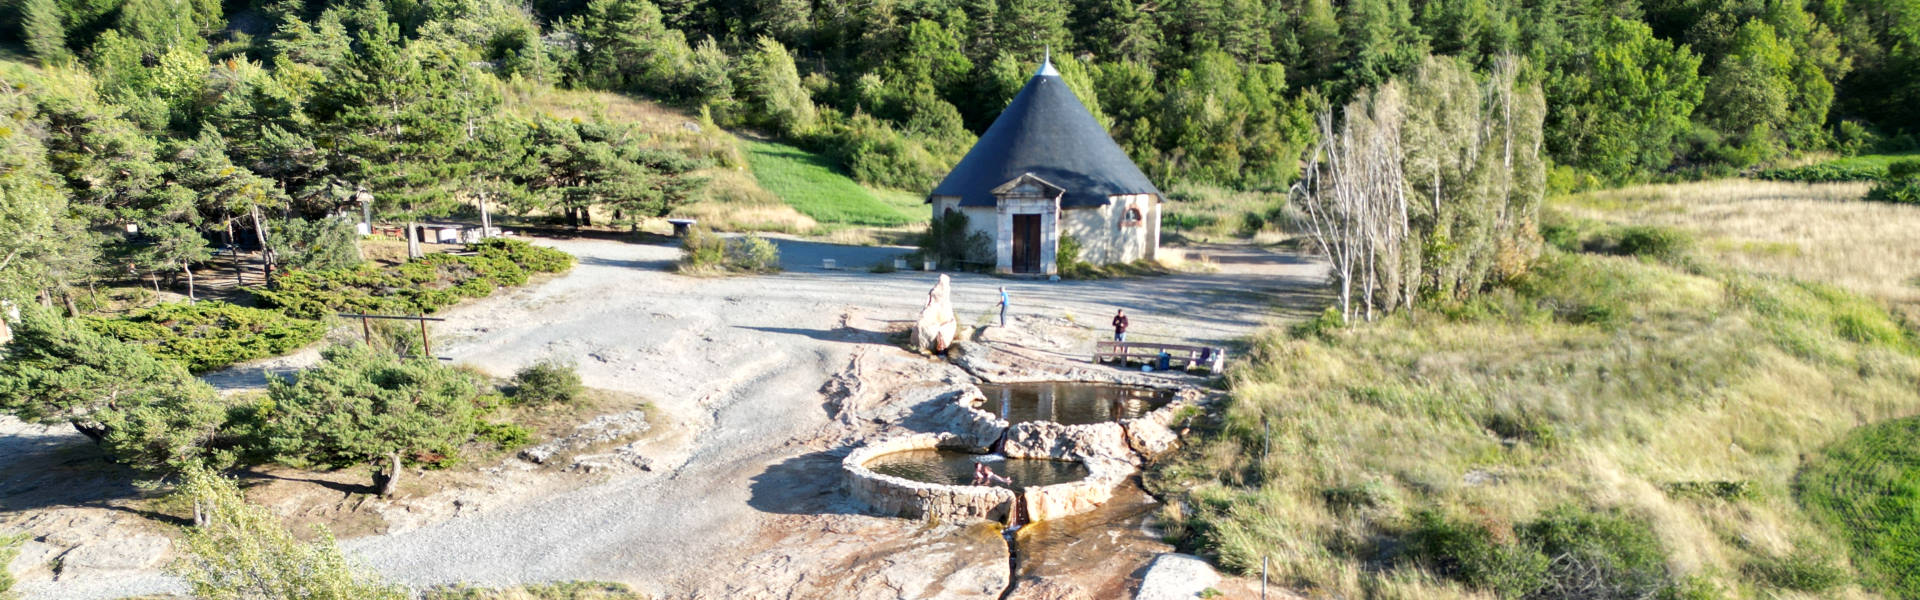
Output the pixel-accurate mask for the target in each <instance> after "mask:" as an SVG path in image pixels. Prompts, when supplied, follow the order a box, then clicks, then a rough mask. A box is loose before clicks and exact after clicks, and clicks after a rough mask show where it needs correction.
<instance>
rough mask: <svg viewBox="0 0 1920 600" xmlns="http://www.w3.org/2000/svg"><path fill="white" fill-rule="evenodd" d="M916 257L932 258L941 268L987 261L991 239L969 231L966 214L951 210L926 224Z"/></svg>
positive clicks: (990, 256)
mask: <svg viewBox="0 0 1920 600" xmlns="http://www.w3.org/2000/svg"><path fill="white" fill-rule="evenodd" d="M920 256H922V257H925V258H932V259H933V260H934V262H936V263H939V265H940V268H942V269H958V268H960V267H962V266H965V265H967V264H968V263H973V264H980V263H991V262H993V239H992V238H989V237H987V236H986V235H985V234H983V233H980V232H977V231H971V230H970V229H969V228H968V218H967V214H966V213H964V212H960V211H953V212H951V213H947V214H946V215H943V216H939V217H934V219H933V220H932V221H930V222H928V223H927V230H926V231H925V232H922V233H921V234H920Z"/></svg>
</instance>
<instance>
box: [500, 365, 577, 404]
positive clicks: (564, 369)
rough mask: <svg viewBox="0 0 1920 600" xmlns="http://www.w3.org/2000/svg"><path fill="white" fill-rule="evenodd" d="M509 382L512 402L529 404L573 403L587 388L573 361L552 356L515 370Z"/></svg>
mask: <svg viewBox="0 0 1920 600" xmlns="http://www.w3.org/2000/svg"><path fill="white" fill-rule="evenodd" d="M509 386H510V389H511V392H512V397H513V402H514V403H515V404H521V405H528V406H546V405H549V404H561V403H567V404H571V403H573V402H574V401H576V400H579V399H580V396H581V395H582V394H583V393H584V392H585V391H586V386H584V385H581V384H580V373H578V372H576V371H574V369H573V365H569V364H564V363H561V362H558V361H553V360H542V361H540V362H536V363H533V364H531V365H527V366H526V368H523V369H520V371H519V372H517V373H514V374H513V380H512V381H511V382H510V383H509Z"/></svg>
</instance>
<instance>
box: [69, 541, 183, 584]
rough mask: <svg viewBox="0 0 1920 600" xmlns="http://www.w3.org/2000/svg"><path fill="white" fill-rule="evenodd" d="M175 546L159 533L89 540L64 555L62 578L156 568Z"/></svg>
mask: <svg viewBox="0 0 1920 600" xmlns="http://www.w3.org/2000/svg"><path fill="white" fill-rule="evenodd" d="M172 548H173V542H172V541H170V540H168V539H167V538H163V537H160V536H157V535H137V536H133V537H129V538H125V539H118V540H99V541H91V542H87V543H85V544H81V545H79V546H75V547H74V548H73V549H72V550H68V551H67V552H66V554H62V555H60V559H59V560H60V579H62V580H68V579H86V578H89V577H96V576H99V575H100V574H101V573H102V572H103V571H106V572H112V571H139V570H143V569H153V568H156V567H159V566H160V563H161V562H162V560H163V559H165V558H166V556H167V550H169V549H172Z"/></svg>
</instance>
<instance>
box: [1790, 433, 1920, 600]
mask: <svg viewBox="0 0 1920 600" xmlns="http://www.w3.org/2000/svg"><path fill="white" fill-rule="evenodd" d="M1798 484H1799V485H1798V490H1799V492H1800V500H1801V502H1802V503H1803V504H1805V505H1806V506H1807V509H1808V511H1810V512H1812V513H1814V514H1815V515H1816V516H1818V517H1819V518H1821V519H1822V520H1824V521H1825V522H1827V523H1828V524H1829V525H1830V526H1831V527H1833V529H1834V530H1835V531H1838V532H1841V535H1842V537H1844V538H1846V540H1847V541H1848V542H1849V543H1850V545H1851V547H1852V550H1853V552H1854V556H1855V557H1856V560H1857V561H1858V563H1859V564H1860V565H1861V567H1862V569H1861V570H1863V571H1866V574H1867V575H1868V576H1870V577H1872V578H1876V579H1878V581H1879V584H1880V586H1881V589H1883V590H1884V591H1885V592H1886V593H1887V594H1889V595H1892V596H1897V597H1902V598H1920V510H1915V509H1916V507H1920V418H1908V419H1899V420H1894V421H1888V422H1885V423H1877V424H1874V425H1870V426H1867V427H1862V428H1860V429H1857V430H1855V431H1854V432H1853V433H1851V434H1848V435H1847V436H1846V438H1845V439H1843V440H1841V441H1840V442H1839V443H1836V444H1834V445H1833V446H1832V447H1831V448H1828V449H1827V450H1826V451H1825V452H1822V453H1821V454H1820V455H1819V456H1817V457H1816V458H1814V459H1812V460H1810V461H1808V463H1807V468H1806V471H1805V472H1804V473H1803V474H1802V475H1801V478H1800V481H1799V482H1798Z"/></svg>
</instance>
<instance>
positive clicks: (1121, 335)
mask: <svg viewBox="0 0 1920 600" xmlns="http://www.w3.org/2000/svg"><path fill="white" fill-rule="evenodd" d="M1113 341H1116V342H1124V341H1127V309H1124V308H1122V309H1119V310H1116V311H1114V312H1113Z"/></svg>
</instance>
